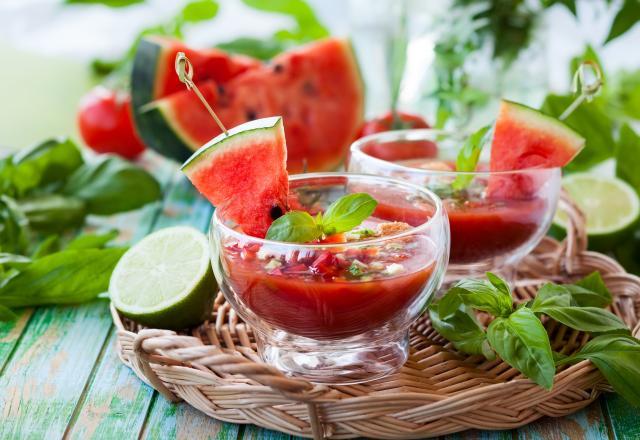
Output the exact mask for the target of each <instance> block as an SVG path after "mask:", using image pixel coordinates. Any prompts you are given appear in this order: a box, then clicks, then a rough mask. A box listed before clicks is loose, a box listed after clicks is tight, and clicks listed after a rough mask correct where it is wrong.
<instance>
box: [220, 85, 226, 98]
mask: <svg viewBox="0 0 640 440" xmlns="http://www.w3.org/2000/svg"><path fill="white" fill-rule="evenodd" d="M226 92H227V91H226V90H225V89H224V86H223V85H222V84H218V95H220V96H222V95H224V94H225V93H226Z"/></svg>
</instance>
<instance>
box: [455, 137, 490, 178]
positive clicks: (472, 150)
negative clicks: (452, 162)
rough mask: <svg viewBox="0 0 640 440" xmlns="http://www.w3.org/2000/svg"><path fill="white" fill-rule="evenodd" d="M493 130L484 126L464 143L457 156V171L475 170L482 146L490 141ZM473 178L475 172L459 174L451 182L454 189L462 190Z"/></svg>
mask: <svg viewBox="0 0 640 440" xmlns="http://www.w3.org/2000/svg"><path fill="white" fill-rule="evenodd" d="M491 136H492V130H491V127H490V126H486V127H482V128H481V129H479V130H478V131H476V132H475V133H473V134H472V135H470V136H469V137H468V138H467V140H466V141H465V142H464V144H463V145H462V148H461V149H460V152H459V153H458V157H457V158H456V171H464V172H473V171H475V169H476V166H477V165H478V160H479V159H480V153H481V152H482V148H483V147H484V146H485V145H486V144H488V143H489V142H490V138H491ZM472 180H473V174H458V175H457V176H456V178H455V180H454V181H453V183H452V184H451V186H452V187H453V189H455V190H462V189H464V188H466V187H467V186H468V185H469V184H470V183H471V181H472Z"/></svg>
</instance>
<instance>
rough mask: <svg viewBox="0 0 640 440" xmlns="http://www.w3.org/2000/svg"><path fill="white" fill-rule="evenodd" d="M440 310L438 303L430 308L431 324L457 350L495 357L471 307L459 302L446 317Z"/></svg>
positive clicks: (491, 358)
mask: <svg viewBox="0 0 640 440" xmlns="http://www.w3.org/2000/svg"><path fill="white" fill-rule="evenodd" d="M438 312H439V309H438V305H437V304H434V305H432V306H431V307H430V308H429V318H430V319H431V325H432V326H433V328H434V329H435V330H436V331H437V332H438V333H440V335H442V337H444V338H446V339H447V340H449V341H450V342H451V343H452V344H453V346H454V347H455V348H456V349H457V350H460V351H461V352H463V353H467V354H472V355H482V356H484V357H486V358H487V359H489V360H493V359H495V353H494V352H493V350H492V349H491V347H490V346H489V342H488V341H487V335H486V334H485V332H484V329H483V328H482V326H481V325H480V323H479V322H478V320H477V318H476V316H475V314H474V313H473V310H471V308H469V307H467V306H466V305H464V304H462V303H461V302H459V303H458V307H457V308H456V309H455V311H454V312H453V313H452V314H449V316H447V317H446V318H444V317H442V316H441V315H440V314H439V313H438Z"/></svg>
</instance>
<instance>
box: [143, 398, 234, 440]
mask: <svg viewBox="0 0 640 440" xmlns="http://www.w3.org/2000/svg"><path fill="white" fill-rule="evenodd" d="M239 430H240V426H239V425H234V424H232V423H223V422H220V421H217V420H215V419H212V418H211V417H209V416H207V415H206V414H204V413H201V412H200V411H198V410H197V409H195V408H193V407H191V406H189V405H188V404H186V403H179V404H175V403H171V402H169V401H168V400H166V399H165V398H164V397H162V396H160V395H159V394H157V393H156V396H155V398H154V400H153V402H152V406H151V411H150V413H149V417H148V419H147V422H146V424H145V427H144V430H143V432H142V435H141V436H140V439H141V440H174V439H177V440H181V439H185V440H192V439H193V440H195V439H198V440H200V439H203V440H204V439H212V440H213V439H215V440H236V439H237V438H238V432H239Z"/></svg>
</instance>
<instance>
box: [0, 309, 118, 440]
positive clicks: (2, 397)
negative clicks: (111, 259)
mask: <svg viewBox="0 0 640 440" xmlns="http://www.w3.org/2000/svg"><path fill="white" fill-rule="evenodd" d="M106 313H107V307H106V301H104V300H97V301H94V302H91V303H88V304H84V305H81V306H67V307H46V308H40V309H38V310H36V311H35V312H34V315H33V317H32V318H31V321H30V323H29V328H28V331H27V332H25V333H24V335H23V337H22V338H21V340H20V344H19V345H18V347H17V348H16V351H15V353H14V355H13V356H12V358H11V360H10V362H9V363H8V364H7V366H6V368H5V370H4V373H3V375H2V377H0V389H1V390H2V393H1V394H0V408H1V409H2V414H1V416H0V418H1V419H2V423H1V424H0V438H2V439H5V438H6V439H9V438H18V439H22V438H45V435H46V437H47V438H59V437H61V436H62V434H63V433H64V431H65V429H66V427H67V423H68V421H69V419H70V418H71V415H72V414H73V411H74V408H75V405H76V402H77V400H78V398H79V397H80V395H81V394H82V391H83V389H84V386H85V383H86V381H87V379H88V377H89V375H90V373H91V370H92V368H93V365H94V362H95V360H96V358H97V357H98V354H99V353H100V350H101V348H102V345H103V343H104V339H105V336H106V334H107V332H108V331H109V328H110V326H111V323H110V322H109V321H108V320H107V319H105V314H106Z"/></svg>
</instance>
